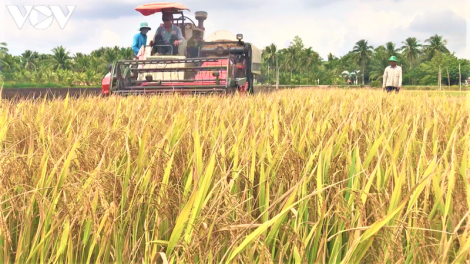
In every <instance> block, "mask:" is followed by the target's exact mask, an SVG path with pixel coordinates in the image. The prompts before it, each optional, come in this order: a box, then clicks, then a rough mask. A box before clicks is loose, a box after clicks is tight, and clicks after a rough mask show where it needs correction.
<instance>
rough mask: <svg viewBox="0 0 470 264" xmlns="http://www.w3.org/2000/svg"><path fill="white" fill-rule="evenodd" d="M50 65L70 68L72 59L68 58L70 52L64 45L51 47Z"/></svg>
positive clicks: (58, 67)
mask: <svg viewBox="0 0 470 264" xmlns="http://www.w3.org/2000/svg"><path fill="white" fill-rule="evenodd" d="M50 63H51V66H52V67H53V68H54V69H55V70H56V69H70V67H71V64H72V60H71V59H70V52H69V51H67V50H66V49H65V48H64V47H62V46H59V47H57V48H53V49H52V58H51V59H50Z"/></svg>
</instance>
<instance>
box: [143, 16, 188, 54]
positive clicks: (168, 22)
mask: <svg viewBox="0 0 470 264" xmlns="http://www.w3.org/2000/svg"><path fill="white" fill-rule="evenodd" d="M162 20H163V25H161V26H159V27H158V29H157V33H156V34H155V38H154V41H152V42H150V45H151V46H152V47H153V46H154V44H155V45H166V46H161V47H156V48H157V50H158V53H160V54H164V55H169V54H170V52H171V50H172V49H173V54H172V55H177V54H178V45H180V44H182V43H183V41H184V38H183V33H182V32H181V29H180V28H179V27H178V26H175V25H173V15H172V14H171V13H163V14H162ZM169 46H171V48H170V47H169ZM154 48H155V47H154ZM154 52H155V50H153V51H152V53H154Z"/></svg>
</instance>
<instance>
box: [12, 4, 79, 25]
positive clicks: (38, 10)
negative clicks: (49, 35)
mask: <svg viewBox="0 0 470 264" xmlns="http://www.w3.org/2000/svg"><path fill="white" fill-rule="evenodd" d="M75 7H76V6H67V9H68V14H67V15H65V14H64V13H63V12H62V9H61V8H60V6H44V5H42V6H24V9H25V10H26V13H25V14H24V15H23V14H22V13H21V11H20V9H19V7H18V6H7V8H8V12H10V15H11V16H12V17H13V20H15V23H16V25H17V26H18V28H19V29H22V28H23V26H24V23H25V22H26V19H28V17H29V22H30V23H31V25H32V26H33V27H34V28H35V29H39V30H44V29H47V28H49V27H50V26H51V25H52V23H53V22H54V18H55V19H56V20H57V22H58V23H59V26H60V28H62V29H64V28H65V25H67V22H68V21H69V19H70V16H71V15H72V13H73V11H74V10H75Z"/></svg>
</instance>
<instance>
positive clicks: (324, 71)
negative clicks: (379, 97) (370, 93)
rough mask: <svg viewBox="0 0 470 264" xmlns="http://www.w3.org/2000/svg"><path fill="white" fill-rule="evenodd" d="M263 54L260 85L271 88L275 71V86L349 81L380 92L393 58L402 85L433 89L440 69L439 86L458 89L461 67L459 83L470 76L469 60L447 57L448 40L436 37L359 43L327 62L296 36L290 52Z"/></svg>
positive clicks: (272, 50) (266, 51)
mask: <svg viewBox="0 0 470 264" xmlns="http://www.w3.org/2000/svg"><path fill="white" fill-rule="evenodd" d="M262 54H263V55H262V59H263V63H262V76H261V77H260V78H259V81H261V82H262V83H269V84H275V82H276V74H277V71H279V84H297V85H309V84H318V83H319V84H325V85H346V84H348V80H351V83H355V82H356V81H357V84H362V85H367V84H370V85H372V86H375V87H380V86H381V85H382V82H383V72H384V70H385V68H386V67H387V66H389V65H390V63H389V61H388V60H389V58H390V57H391V56H396V57H397V59H398V65H400V66H402V68H403V85H437V84H438V71H439V67H440V68H441V72H442V79H441V82H442V85H458V84H459V64H460V67H461V75H462V76H461V78H462V81H464V80H465V79H466V78H468V77H469V76H470V61H469V60H467V59H463V58H458V57H457V56H456V55H455V53H451V52H450V51H449V49H448V48H447V41H446V40H445V39H444V38H443V37H442V36H439V35H434V36H431V37H429V38H428V39H426V40H425V41H424V43H420V41H418V40H417V39H416V38H414V37H409V38H407V39H406V40H404V41H403V42H402V43H400V45H397V44H395V43H393V42H387V43H385V44H384V45H380V46H378V47H373V46H372V45H369V43H368V40H364V39H363V40H360V41H358V42H357V43H356V44H355V45H354V46H353V47H352V49H351V51H349V52H348V53H347V54H345V55H344V56H341V57H336V56H334V55H333V54H331V53H330V54H328V57H327V60H323V59H322V58H321V57H320V56H319V54H318V53H317V52H315V51H313V49H312V48H311V47H309V48H306V47H305V46H304V44H303V41H302V39H301V38H300V37H298V36H296V37H295V38H294V40H293V41H292V42H291V43H290V46H289V47H288V48H284V49H278V47H277V46H276V45H275V44H271V45H269V46H267V47H266V48H264V49H263V51H262Z"/></svg>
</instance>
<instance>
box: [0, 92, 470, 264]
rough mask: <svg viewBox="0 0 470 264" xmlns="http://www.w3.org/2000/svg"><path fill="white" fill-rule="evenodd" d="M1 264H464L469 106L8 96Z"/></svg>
mask: <svg viewBox="0 0 470 264" xmlns="http://www.w3.org/2000/svg"><path fill="white" fill-rule="evenodd" d="M0 143H1V148H2V149H1V152H0V175H1V178H0V195H1V198H0V203H1V207H0V209H1V211H0V245H1V246H0V248H1V250H0V262H2V263H9V262H11V263H43V262H68V263H97V262H100V263H111V262H112V263H155V262H156V261H158V262H160V263H167V262H169V263H433V262H434V263H464V262H465V261H466V260H467V259H468V253H469V249H470V237H469V235H470V221H469V216H470V211H469V206H470V188H469V187H470V186H469V184H470V183H469V176H470V155H469V151H470V98H465V97H452V98H450V97H438V96H432V97H429V96H426V95H424V94H421V93H411V92H410V93H400V94H398V95H395V94H390V95H387V94H385V93H383V92H378V91H373V90H365V91H364V90H363V91H357V90H351V91H347V92H345V91H344V90H340V89H333V90H301V89H299V90H289V91H280V92H277V93H271V94H260V95H257V96H254V97H246V98H242V97H200V98H196V97H177V96H167V97H150V98H145V97H127V98H119V97H110V98H105V99H103V98H101V99H100V98H80V99H74V100H72V99H70V100H69V99H64V100H53V101H34V102H33V101H22V102H5V101H4V102H2V103H1V109H0Z"/></svg>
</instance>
